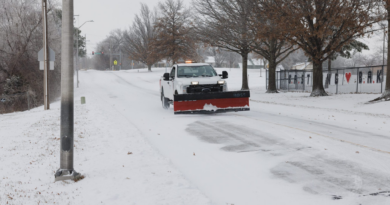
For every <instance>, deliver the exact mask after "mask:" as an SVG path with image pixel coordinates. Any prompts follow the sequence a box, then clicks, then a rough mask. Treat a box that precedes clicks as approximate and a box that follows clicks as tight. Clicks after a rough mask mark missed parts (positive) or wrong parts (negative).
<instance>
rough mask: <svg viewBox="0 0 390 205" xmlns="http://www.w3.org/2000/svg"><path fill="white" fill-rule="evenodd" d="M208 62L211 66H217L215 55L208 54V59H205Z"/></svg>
mask: <svg viewBox="0 0 390 205" xmlns="http://www.w3.org/2000/svg"><path fill="white" fill-rule="evenodd" d="M204 62H205V63H207V64H210V65H211V66H213V67H214V66H215V57H214V56H207V57H206V60H205V61H204Z"/></svg>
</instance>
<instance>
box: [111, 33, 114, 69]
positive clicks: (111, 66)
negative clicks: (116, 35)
mask: <svg viewBox="0 0 390 205" xmlns="http://www.w3.org/2000/svg"><path fill="white" fill-rule="evenodd" d="M110 69H111V70H114V69H113V68H112V46H111V40H110Z"/></svg>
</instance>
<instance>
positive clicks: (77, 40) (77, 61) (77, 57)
mask: <svg viewBox="0 0 390 205" xmlns="http://www.w3.org/2000/svg"><path fill="white" fill-rule="evenodd" d="M77 23H80V22H79V21H77ZM79 25H80V24H79ZM76 33H77V38H76V50H77V52H76V74H77V88H79V27H77V30H76Z"/></svg>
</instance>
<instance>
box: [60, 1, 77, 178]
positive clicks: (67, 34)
mask: <svg viewBox="0 0 390 205" xmlns="http://www.w3.org/2000/svg"><path fill="white" fill-rule="evenodd" d="M73 38H74V26H73V0H62V46H61V50H62V52H61V59H62V60H61V141H60V168H59V169H58V170H57V172H56V173H55V175H54V177H55V181H61V180H68V179H77V178H78V177H80V174H79V173H77V172H76V171H75V170H74V169H73V136H74V127H73V126H74V104H73V100H74V99H73V98H74V95H73V91H74V87H73V86H74V84H73V83H74V76H73V75H74V70H73V69H74V68H73V42H74V41H73Z"/></svg>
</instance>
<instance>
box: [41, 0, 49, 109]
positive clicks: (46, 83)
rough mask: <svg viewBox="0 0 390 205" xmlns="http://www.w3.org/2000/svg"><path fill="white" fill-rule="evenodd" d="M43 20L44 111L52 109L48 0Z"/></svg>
mask: <svg viewBox="0 0 390 205" xmlns="http://www.w3.org/2000/svg"><path fill="white" fill-rule="evenodd" d="M42 18H43V58H44V61H43V64H44V71H43V72H44V74H43V90H44V98H43V101H44V109H45V110H49V109H50V101H49V68H50V64H49V63H50V62H49V44H48V32H47V0H42Z"/></svg>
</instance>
